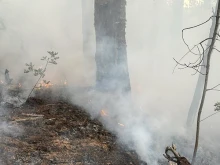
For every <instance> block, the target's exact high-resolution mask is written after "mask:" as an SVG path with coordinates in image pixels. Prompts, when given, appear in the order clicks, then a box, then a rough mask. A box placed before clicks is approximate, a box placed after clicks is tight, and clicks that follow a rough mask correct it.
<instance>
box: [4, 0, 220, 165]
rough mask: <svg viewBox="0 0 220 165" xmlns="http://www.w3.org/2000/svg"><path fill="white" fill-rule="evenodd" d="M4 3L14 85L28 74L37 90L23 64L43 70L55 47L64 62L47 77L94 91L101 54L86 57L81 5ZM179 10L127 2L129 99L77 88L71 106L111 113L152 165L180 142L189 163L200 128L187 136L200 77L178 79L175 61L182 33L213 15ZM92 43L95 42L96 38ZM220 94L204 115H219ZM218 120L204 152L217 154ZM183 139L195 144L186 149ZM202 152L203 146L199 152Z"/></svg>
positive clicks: (203, 32) (123, 137) (115, 126)
mask: <svg viewBox="0 0 220 165" xmlns="http://www.w3.org/2000/svg"><path fill="white" fill-rule="evenodd" d="M0 3H1V5H0V8H1V10H0V17H1V21H2V22H3V23H4V26H5V29H3V30H1V31H0V40H1V44H0V62H1V68H3V69H4V68H8V69H9V70H10V73H11V76H12V77H13V78H14V81H15V82H16V81H19V79H20V77H25V82H24V85H25V86H26V87H27V88H29V87H31V86H33V84H34V82H35V79H36V77H34V78H33V77H32V76H31V75H24V74H23V69H24V67H25V63H29V62H33V63H34V64H35V65H36V66H41V65H42V61H40V58H41V57H42V56H44V55H46V52H47V51H48V50H54V51H57V52H59V56H60V60H59V62H58V65H57V66H49V67H48V70H47V74H46V77H45V79H48V80H51V81H52V82H59V81H60V80H64V79H65V80H67V82H68V84H69V85H70V86H75V87H79V86H80V87H87V86H94V84H95V72H96V68H95V58H94V55H95V52H94V51H95V50H94V49H91V50H90V49H89V50H87V52H89V53H88V54H90V55H89V56H84V55H83V51H82V50H83V32H82V29H83V28H82V25H83V19H82V10H81V8H82V6H81V1H77V0H64V1H61V0H47V1H43V0H38V1H37V0H32V1H28V0H19V1H13V0H7V1H6V0H2V1H1V2H0ZM90 10H93V8H92V7H91V8H88V12H89V13H91V11H90ZM158 11H160V12H158ZM176 11H178V8H175V7H174V6H168V5H166V2H165V1H160V2H159V1H158V2H157V1H156V2H155V1H142V0H135V1H134V0H133V1H132V0H130V1H127V29H126V33H127V36H126V38H127V51H128V67H129V74H130V81H131V87H132V95H131V96H124V95H122V96H118V98H117V102H115V99H112V95H111V94H110V96H109V94H104V93H98V92H96V91H94V90H92V91H91V90H90V91H89V92H88V91H86V92H82V91H80V92H76V91H75V90H73V91H72V100H73V103H77V104H79V105H81V106H84V107H86V109H87V110H88V111H89V112H90V113H91V114H92V115H93V117H97V116H98V115H100V111H101V110H105V111H106V112H108V117H102V118H101V120H102V122H103V123H104V125H105V126H106V127H107V128H108V129H110V130H112V131H114V132H115V133H116V134H117V135H118V138H119V141H121V142H123V143H126V144H127V145H128V146H130V147H131V148H133V149H135V150H136V151H137V152H138V154H139V155H140V156H141V158H142V159H143V160H146V161H148V162H149V163H150V164H153V163H156V162H155V161H156V160H157V159H159V158H161V157H162V153H163V152H164V148H165V147H166V146H167V145H170V144H171V143H172V142H174V143H177V147H178V149H180V151H182V154H183V155H186V156H188V157H189V158H190V157H191V155H192V149H193V140H194V137H195V134H194V131H192V132H191V131H189V132H188V131H186V130H185V128H184V125H185V121H186V117H187V113H188V109H189V106H190V102H191V99H192V96H193V92H194V88H195V84H196V80H197V75H196V76H191V73H192V71H191V70H176V71H175V73H174V74H172V71H173V68H174V66H175V62H174V61H173V57H175V58H177V59H179V58H181V57H182V55H184V54H185V52H186V51H187V49H186V48H185V47H184V44H183V43H182V40H181V29H182V28H183V27H188V26H192V25H195V24H198V23H200V22H202V21H204V20H206V19H207V18H208V17H209V16H210V15H211V14H212V8H211V7H206V8H203V7H195V8H190V9H184V10H183V13H182V15H181V13H179V14H177V13H175V12H176ZM87 19H88V20H89V21H88V22H89V23H90V24H89V26H88V28H91V29H93V28H94V27H92V26H91V19H94V18H93V17H92V16H91V15H88V18H87ZM176 20H180V23H177V22H176ZM85 22H86V21H85ZM209 27H210V23H209V24H207V25H205V26H204V27H202V28H199V29H197V30H192V31H189V32H187V34H186V39H187V42H189V44H191V45H193V44H195V43H197V42H198V41H200V40H201V39H203V38H206V37H207V36H208V33H209ZM91 31H94V29H93V30H91ZM89 42H91V43H95V36H94V34H93V37H91V38H90V41H89ZM94 45H95V44H94ZM190 59H191V57H189V58H188V59H186V60H190ZM218 61H219V57H218V54H217V53H216V52H215V53H214V54H213V60H212V66H211V67H212V69H211V77H210V83H209V85H210V87H212V86H215V85H216V84H218V83H219V82H220V80H219V77H218V76H217V75H218V74H217V73H218V72H217V71H218V70H219V69H220V68H219V65H218ZM218 97H219V94H218V93H215V92H211V93H209V94H208V97H207V99H206V103H205V107H204V112H203V117H206V116H207V115H209V114H211V113H212V112H213V110H214V107H213V105H214V103H215V102H216V101H218ZM90 100H91V103H88V101H90ZM113 100H114V101H113ZM131 100H132V102H131ZM218 117H219V116H218V115H216V116H214V117H212V118H211V119H208V120H206V121H204V122H203V123H202V130H201V137H202V138H203V141H202V142H201V143H200V146H201V147H203V146H207V144H209V146H207V147H206V148H208V151H210V152H211V151H215V150H218V149H219V146H218V145H216V144H217V141H218V138H219V136H220V135H219V133H218V131H217V130H218V123H219V121H218ZM119 123H120V124H123V126H121V125H119ZM173 137H176V138H173ZM183 137H185V138H183ZM182 138H183V139H188V141H190V142H188V143H187V145H184V146H183V144H185V143H184V142H183V141H182V140H180V139H182ZM207 141H212V143H208V142H207ZM213 146H214V147H213ZM202 150H203V148H200V151H201V153H202V152H203V151H202ZM208 160H209V159H208ZM212 161H213V164H214V163H217V162H218V161H217V160H216V159H213V160H212Z"/></svg>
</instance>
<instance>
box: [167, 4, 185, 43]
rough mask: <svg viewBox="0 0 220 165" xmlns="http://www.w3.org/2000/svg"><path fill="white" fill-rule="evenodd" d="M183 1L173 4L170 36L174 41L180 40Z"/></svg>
mask: <svg viewBox="0 0 220 165" xmlns="http://www.w3.org/2000/svg"><path fill="white" fill-rule="evenodd" d="M183 6H184V1H183V0H176V1H174V2H173V21H172V24H171V27H170V29H171V34H172V35H173V36H174V38H175V39H180V37H181V30H182V20H183V19H182V17H183Z"/></svg>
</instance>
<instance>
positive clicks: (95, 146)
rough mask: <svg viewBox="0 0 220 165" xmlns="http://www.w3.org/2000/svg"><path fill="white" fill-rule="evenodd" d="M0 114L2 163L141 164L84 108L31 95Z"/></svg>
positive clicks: (28, 164) (39, 164) (19, 164)
mask: <svg viewBox="0 0 220 165" xmlns="http://www.w3.org/2000/svg"><path fill="white" fill-rule="evenodd" d="M2 109H4V110H3V111H1V112H2V113H1V114H0V121H1V124H0V129H1V131H0V132H1V135H0V141H1V142H0V151H1V155H0V164H1V165H30V164H33V165H52V164H56V165H58V164H59V165H139V164H140V165H141V164H146V163H144V162H141V161H140V160H139V159H138V156H137V154H136V153H135V152H134V151H130V150H129V149H127V148H126V147H125V146H123V145H122V144H119V143H118V142H117V138H116V136H115V135H113V134H111V133H110V132H108V131H107V130H106V129H105V128H104V127H103V126H102V124H101V123H100V122H99V121H98V120H97V119H94V120H92V119H91V118H90V116H89V114H87V113H86V111H84V109H83V108H81V107H78V106H75V105H72V104H70V103H68V102H66V101H63V100H62V99H60V100H59V99H56V100H53V101H52V100H50V99H48V98H47V99H43V98H42V97H40V98H38V97H35V98H30V99H29V100H28V101H27V102H26V104H24V105H22V106H21V107H18V108H14V107H13V106H12V105H10V104H5V105H4V108H2Z"/></svg>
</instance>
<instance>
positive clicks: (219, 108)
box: [214, 102, 220, 111]
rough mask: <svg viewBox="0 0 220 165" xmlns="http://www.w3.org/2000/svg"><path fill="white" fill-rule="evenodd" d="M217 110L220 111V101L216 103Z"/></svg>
mask: <svg viewBox="0 0 220 165" xmlns="http://www.w3.org/2000/svg"><path fill="white" fill-rule="evenodd" d="M214 106H215V111H220V102H217V103H215V105H214Z"/></svg>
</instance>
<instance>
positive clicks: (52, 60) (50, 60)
mask: <svg viewBox="0 0 220 165" xmlns="http://www.w3.org/2000/svg"><path fill="white" fill-rule="evenodd" d="M47 53H48V54H49V56H44V57H42V58H41V60H42V61H45V66H44V68H41V67H40V68H37V69H36V68H35V67H34V65H33V64H32V62H30V63H29V64H26V66H27V69H24V73H29V72H31V73H33V75H34V76H39V78H38V80H37V82H36V84H35V85H34V87H33V88H32V90H31V92H30V93H29V95H28V97H27V99H26V101H27V100H28V98H29V97H30V96H31V93H32V92H33V90H34V89H35V88H36V86H37V84H38V83H39V81H40V80H41V78H43V77H44V76H45V72H46V70H47V66H48V64H53V65H56V64H57V60H58V59H59V57H58V56H57V55H58V53H57V52H54V51H48V52H47ZM43 82H44V83H45V84H49V83H50V81H46V80H43Z"/></svg>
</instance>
